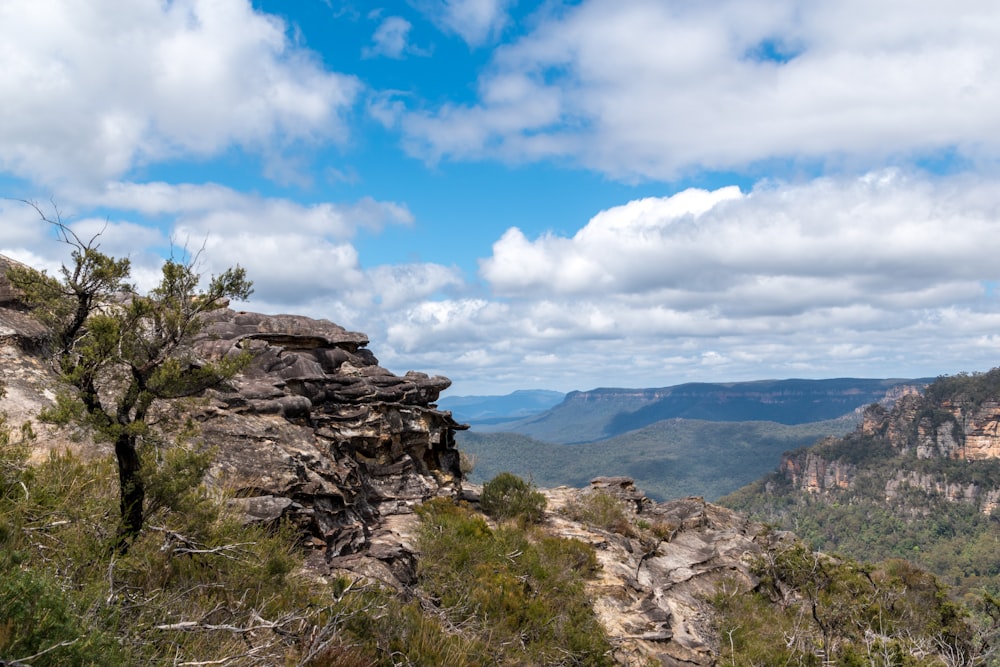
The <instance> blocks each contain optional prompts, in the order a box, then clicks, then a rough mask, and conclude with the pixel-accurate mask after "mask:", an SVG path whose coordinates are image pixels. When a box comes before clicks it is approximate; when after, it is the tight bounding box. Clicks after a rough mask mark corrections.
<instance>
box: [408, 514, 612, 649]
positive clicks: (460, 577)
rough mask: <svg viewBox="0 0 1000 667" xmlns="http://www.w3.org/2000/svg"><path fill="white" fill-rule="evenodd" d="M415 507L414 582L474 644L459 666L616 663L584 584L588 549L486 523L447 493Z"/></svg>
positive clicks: (590, 567) (591, 561) (590, 564)
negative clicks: (417, 532)
mask: <svg viewBox="0 0 1000 667" xmlns="http://www.w3.org/2000/svg"><path fill="white" fill-rule="evenodd" d="M418 512H419V513H420V517H421V532H420V539H419V546H420V551H421V559H420V564H419V572H418V576H419V579H420V584H421V587H422V588H423V589H424V591H425V592H426V593H427V594H428V595H429V596H430V597H431V599H432V600H434V601H435V602H436V603H437V605H438V609H439V610H440V613H441V615H442V617H443V618H445V619H447V621H448V622H449V623H450V624H451V625H452V628H453V631H458V630H457V629H459V628H460V629H461V631H462V632H467V633H472V634H473V635H474V636H476V637H477V638H478V641H479V642H481V644H480V647H481V648H480V652H479V653H478V654H475V655H478V656H479V657H478V658H473V657H472V656H471V655H470V657H469V658H468V662H465V663H462V664H479V663H480V662H482V663H486V664H491V665H497V664H499V665H593V666H595V667H598V666H603V665H611V664H613V663H612V661H611V659H610V658H609V655H610V644H609V643H608V641H607V638H606V637H605V635H604V631H603V629H602V628H601V626H600V624H599V623H598V622H597V619H596V618H595V616H594V612H593V609H592V608H591V606H590V602H589V600H588V599H587V596H586V591H585V588H584V581H583V576H585V575H587V574H589V573H591V572H593V571H594V570H595V569H596V568H597V558H596V555H595V553H594V550H593V548H592V547H590V546H589V545H586V544H584V543H582V542H580V541H578V540H571V539H565V538H558V537H551V536H547V535H544V534H542V533H541V531H538V529H536V528H533V527H530V526H525V525H524V524H521V525H519V524H517V523H515V522H508V523H504V524H502V525H501V526H499V527H498V528H496V529H491V528H490V527H489V526H488V525H487V523H486V521H484V520H483V517H482V516H481V515H479V514H476V513H474V512H473V511H472V510H470V509H468V508H467V507H464V506H460V505H456V504H454V503H452V502H451V501H448V500H446V499H435V500H433V501H431V502H428V503H425V504H424V505H423V506H422V507H421V508H420V509H419V510H418ZM425 657H427V656H425ZM411 664H444V663H443V662H437V661H433V660H429V661H424V662H417V661H413V662H412V663H411Z"/></svg>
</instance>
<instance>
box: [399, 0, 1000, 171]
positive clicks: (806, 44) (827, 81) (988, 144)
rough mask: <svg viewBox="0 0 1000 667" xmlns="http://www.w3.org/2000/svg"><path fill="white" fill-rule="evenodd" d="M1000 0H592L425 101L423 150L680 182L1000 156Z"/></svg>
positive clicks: (407, 122)
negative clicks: (950, 154) (791, 163)
mask: <svg viewBox="0 0 1000 667" xmlns="http://www.w3.org/2000/svg"><path fill="white" fill-rule="evenodd" d="M998 35H1000V15H998V14H997V12H996V11H995V7H994V6H993V4H992V3H990V2H987V1H983V0H964V1H962V2H959V3H957V4H949V5H947V6H945V5H942V4H940V3H934V2H920V3H917V5H907V9H906V11H900V10H899V8H898V7H896V6H895V5H893V4H892V3H871V2H864V1H862V0H849V1H848V2H847V3H828V2H805V1H804V0H780V1H779V2H772V1H770V0H749V1H745V0H711V1H709V2H699V3H683V2H675V1H670V2H660V1H654V0H627V1H626V2H622V1H621V0H585V1H584V2H581V3H577V4H573V5H571V6H566V7H562V8H560V9H559V10H558V11H552V12H551V13H550V14H548V15H547V16H543V17H542V18H541V19H540V20H539V21H538V23H537V27H535V28H534V29H533V30H532V31H531V32H530V33H529V34H527V35H525V36H524V37H522V38H521V39H519V40H518V41H516V42H514V43H512V44H510V45H505V46H503V47H500V48H499V49H497V50H496V52H495V53H494V56H493V60H492V64H491V67H490V69H489V70H488V71H486V72H484V73H483V75H482V76H481V77H480V80H479V93H478V101H477V102H475V103H473V104H455V103H451V104H446V105H443V106H441V107H440V108H438V109H437V110H430V111H428V110H423V109H422V110H416V111H412V112H410V113H409V114H407V115H406V116H405V118H404V119H403V122H402V126H403V128H404V129H405V131H406V133H407V137H408V143H407V146H408V149H409V150H410V151H411V152H413V153H414V154H417V155H420V156H422V157H425V158H428V159H431V160H437V159H442V158H455V159H466V158H470V159H472V158H481V157H501V158H505V159H508V160H513V161H531V160H540V159H550V158H561V159H570V160H572V161H574V162H576V163H577V164H580V165H583V166H586V167H588V168H592V169H596V170H599V171H601V172H603V173H606V174H609V175H612V176H614V177H617V178H651V179H676V178H678V177H679V176H682V175H684V174H685V173H689V172H690V171H692V170H697V169H720V170H721V169H731V168H741V167H744V166H746V165H751V164H754V163H758V162H761V161H765V160H771V159H776V158H777V159H790V160H803V161H815V160H836V161H840V160H852V161H857V162H860V163H861V164H875V163H876V161H877V160H879V159H882V158H885V157H891V156H899V155H908V156H909V155H914V154H932V153H934V152H935V151H939V150H942V149H954V150H957V152H958V153H959V154H960V155H963V156H965V157H967V158H970V159H981V158H984V157H985V158H995V157H996V156H997V154H998V149H1000V141H998V139H997V137H1000V131H998V130H1000V120H998V119H1000V74H998V72H1000V68H997V67H996V64H997V62H1000V40H998Z"/></svg>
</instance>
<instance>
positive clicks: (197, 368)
mask: <svg viewBox="0 0 1000 667" xmlns="http://www.w3.org/2000/svg"><path fill="white" fill-rule="evenodd" d="M25 203H27V204H29V205H31V206H32V207H34V209H35V210H36V211H37V212H38V214H39V216H40V217H41V218H42V220H43V221H45V222H47V223H48V224H50V225H52V226H53V227H54V228H55V229H56V231H57V233H58V235H59V239H60V241H61V242H63V243H65V244H67V245H69V246H70V248H71V255H70V257H71V261H70V264H69V266H66V265H63V267H62V269H61V272H60V273H61V277H60V278H54V277H52V276H49V275H46V274H45V273H43V272H38V271H35V270H34V269H30V268H27V267H12V268H11V269H10V270H9V271H8V279H9V280H10V282H11V284H12V285H14V287H16V288H17V289H19V290H20V291H21V292H22V294H23V300H24V301H25V303H26V304H28V305H29V306H31V307H32V308H33V312H34V313H35V314H36V315H37V316H38V317H39V318H40V319H41V320H42V321H44V322H45V323H46V324H47V325H49V326H50V327H51V328H52V330H53V332H54V334H53V335H54V341H53V343H54V345H53V348H54V349H53V354H54V361H55V365H56V367H57V369H58V371H59V373H60V375H61V376H62V377H63V379H64V380H66V382H67V383H68V384H70V385H71V386H72V387H73V388H74V389H75V392H74V393H73V394H72V396H69V395H65V396H62V397H61V398H60V401H59V405H58V407H57V409H56V410H55V411H54V416H55V418H57V419H60V420H63V421H67V420H69V419H77V420H79V421H83V422H86V423H87V424H89V425H90V426H92V427H93V428H94V430H95V432H96V433H97V435H98V436H99V437H102V438H104V439H106V440H108V441H109V442H111V443H113V444H114V447H115V457H116V459H117V462H118V481H119V489H120V510H121V522H120V524H119V528H118V533H117V538H116V547H117V549H118V550H119V551H121V552H124V551H126V550H127V549H128V546H129V544H131V542H132V540H133V539H134V538H135V537H136V536H137V535H138V534H139V532H140V531H141V530H142V527H143V522H144V513H143V507H144V499H145V486H144V481H143V475H142V466H141V461H140V452H139V443H140V442H141V440H142V439H143V437H144V436H146V435H147V433H148V432H149V424H148V422H147V419H148V417H149V413H150V409H151V408H152V407H153V405H154V404H155V403H156V402H157V401H160V400H169V399H175V398H180V397H184V396H192V395H195V394H197V393H199V392H201V391H203V390H205V389H207V388H209V387H212V386H216V385H218V384H219V383H221V382H223V381H224V380H226V379H227V378H230V377H232V376H233V375H234V374H235V373H237V372H238V371H239V370H240V368H241V367H242V366H243V364H244V363H245V359H242V358H239V359H223V360H221V361H218V362H213V363H208V362H204V361H202V360H199V359H196V358H195V357H194V355H193V353H192V352H191V349H190V343H191V341H192V339H193V337H194V336H195V334H197V333H198V332H199V331H200V330H201V329H202V327H203V326H204V319H203V318H202V315H203V314H205V313H208V312H211V311H213V310H217V309H219V308H224V307H225V306H226V304H227V303H228V301H229V299H230V298H237V299H246V298H248V297H249V296H250V294H251V293H252V291H253V289H252V283H251V282H250V281H249V280H247V278H246V272H245V270H244V269H242V268H240V267H239V266H237V267H236V268H231V269H227V270H226V271H224V272H223V273H222V274H221V275H219V276H213V277H212V278H211V280H210V281H209V283H208V286H207V288H205V289H204V290H200V289H199V287H198V285H199V281H200V277H201V276H200V275H199V274H198V273H197V271H196V269H195V264H196V261H197V259H198V255H195V256H194V257H193V258H191V259H189V260H188V261H176V260H174V259H173V258H171V259H169V260H167V261H166V262H164V264H163V268H162V276H161V279H160V283H159V284H158V285H157V286H156V287H155V288H153V289H152V290H150V292H149V293H148V294H145V295H143V294H139V293H138V292H137V290H136V288H135V287H134V286H133V285H132V284H131V283H130V282H129V279H130V276H131V263H130V262H129V260H128V259H127V258H125V259H118V258H114V257H111V256H109V255H106V254H104V253H103V252H101V251H100V245H99V244H98V242H97V241H98V238H99V236H100V234H97V235H95V236H94V237H92V238H91V239H89V240H87V241H84V240H83V239H81V238H80V237H79V236H77V234H76V233H75V232H74V231H73V230H72V229H71V228H70V227H69V226H68V225H66V224H65V223H64V222H63V221H62V219H61V218H60V216H59V213H58V211H56V213H55V216H54V219H53V218H50V217H48V216H46V214H45V213H44V212H43V211H42V210H41V209H40V208H39V207H38V205H36V204H34V203H32V202H25Z"/></svg>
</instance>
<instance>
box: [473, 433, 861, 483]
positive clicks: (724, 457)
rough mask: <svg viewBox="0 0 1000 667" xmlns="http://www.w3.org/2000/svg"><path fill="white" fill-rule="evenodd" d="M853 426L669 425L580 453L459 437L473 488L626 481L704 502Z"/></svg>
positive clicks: (572, 448) (506, 437) (503, 438)
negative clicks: (514, 482)
mask: <svg viewBox="0 0 1000 667" xmlns="http://www.w3.org/2000/svg"><path fill="white" fill-rule="evenodd" d="M853 426H854V422H851V421H848V420H835V421H828V422H815V423H812V424H802V425H799V426H785V425H783V424H776V423H773V422H703V421H695V420H669V421H663V422H658V423H656V424H654V425H652V426H649V427H646V428H643V429H640V430H637V431H633V432H630V433H627V434H625V435H621V436H618V437H616V438H612V439H610V440H604V441H601V442H592V443H587V444H581V445H557V444H551V443H545V442H540V441H538V440H534V439H532V438H529V437H526V436H522V435H517V434H513V433H477V432H460V433H458V434H457V435H456V441H457V443H458V446H459V448H460V449H461V450H462V451H463V452H465V453H466V454H468V455H469V456H471V457H473V458H474V459H475V462H476V464H475V469H474V470H473V473H472V480H473V481H481V480H484V479H489V478H490V477H493V476H494V475H496V474H498V473H500V472H501V471H510V472H513V473H514V474H516V475H519V476H521V477H526V478H530V479H532V480H533V481H534V482H535V483H537V484H539V485H541V486H546V487H555V486H559V485H561V484H566V485H568V486H574V487H582V486H586V485H588V484H589V483H590V480H591V479H593V478H594V477H597V476H600V475H625V476H628V477H631V478H633V479H634V480H635V481H636V484H637V486H639V487H640V488H641V489H642V490H643V492H644V493H646V494H647V495H648V496H649V497H650V498H653V499H657V500H665V499H668V498H680V497H684V496H689V495H697V496H703V497H705V498H706V499H708V500H713V499H715V498H718V497H719V496H722V495H725V494H727V493H730V492H732V491H734V490H736V489H738V488H740V487H741V486H743V485H745V484H749V483H750V482H752V481H753V480H756V479H758V478H760V477H761V476H762V475H765V474H767V473H768V472H769V471H771V470H773V469H774V468H775V466H776V465H777V463H778V461H779V460H780V458H781V454H782V452H785V451H788V450H789V449H795V448H798V447H801V446H803V445H806V444H811V443H813V442H815V441H816V439H817V438H820V437H822V436H824V435H831V434H841V433H846V432H847V431H848V430H850V429H851V428H853Z"/></svg>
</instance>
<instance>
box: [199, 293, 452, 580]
mask: <svg viewBox="0 0 1000 667" xmlns="http://www.w3.org/2000/svg"><path fill="white" fill-rule="evenodd" d="M367 345H368V339H367V337H366V336H365V335H364V334H360V333H356V332H351V331H347V330H346V329H344V328H342V327H340V326H338V325H336V324H334V323H332V322H329V321H326V320H315V319H311V318H307V317H300V316H293V315H261V314H258V313H247V312H237V311H233V310H228V309H226V310H221V311H216V312H214V313H212V314H211V316H210V319H209V322H208V326H207V327H206V328H205V330H204V331H203V332H202V334H201V335H200V336H199V338H198V340H197V341H196V342H195V344H194V351H195V353H196V354H197V355H199V356H201V357H203V358H206V359H213V358H220V357H224V356H230V355H238V354H245V353H249V354H250V355H252V362H251V364H250V366H249V367H248V368H247V369H246V370H245V371H244V372H243V373H241V374H240V375H238V376H237V377H236V378H235V379H234V380H233V381H232V382H231V383H230V385H229V386H228V387H226V388H224V389H218V390H213V391H211V392H209V394H208V398H209V402H208V404H207V405H205V406H203V407H202V408H200V409H199V411H198V413H197V418H198V420H199V422H200V434H201V435H200V437H202V438H203V439H204V440H205V441H206V442H208V443H210V444H211V445H213V446H215V447H216V448H217V450H218V454H217V457H216V463H215V465H214V467H213V470H212V476H213V479H214V481H215V483H216V484H217V485H219V486H220V487H224V488H226V489H228V490H229V491H231V492H233V493H234V494H235V495H236V496H237V500H236V501H234V503H235V504H237V505H239V506H240V507H241V508H242V509H243V510H244V511H245V512H246V514H247V516H248V517H251V518H253V519H255V520H262V521H273V520H277V519H279V518H286V519H290V520H292V521H294V522H296V523H297V524H299V525H300V526H301V527H302V529H303V531H305V532H306V533H307V534H309V535H311V537H312V542H311V544H312V545H313V546H315V547H317V549H318V551H317V556H318V558H316V559H314V562H322V563H324V564H325V566H326V567H332V568H340V567H348V568H350V569H355V570H360V571H362V572H363V573H365V574H367V575H369V576H372V577H374V578H378V579H381V580H383V581H385V582H386V583H388V584H390V585H394V586H398V585H402V584H405V583H408V579H410V578H412V574H413V553H412V549H408V548H407V545H406V539H405V536H399V539H398V540H394V538H393V534H394V533H393V528H392V523H393V522H392V521H391V517H394V516H397V515H405V514H410V513H412V511H413V506H414V505H415V504H416V503H419V502H422V501H423V500H426V499H428V498H430V497H433V496H435V495H438V494H442V493H445V494H452V493H457V492H458V490H459V489H460V486H461V471H460V469H459V456H458V450H457V449H456V448H455V439H454V433H455V431H456V430H458V429H462V428H465V426H463V425H460V424H458V423H456V422H455V421H454V419H452V417H451V413H449V412H444V411H440V410H437V409H436V407H435V405H434V401H436V400H437V398H438V395H439V394H440V392H441V391H443V390H444V389H445V388H447V387H448V386H449V384H450V381H449V380H448V379H447V378H443V377H429V376H427V375H426V374H424V373H417V372H412V371H411V372H408V373H406V374H405V375H402V376H397V375H395V374H393V373H391V372H390V371H388V370H386V369H384V368H382V367H381V366H379V364H378V360H377V359H376V358H375V356H374V355H373V354H372V353H371V351H369V350H368V349H367V347H366V346H367ZM373 545H376V546H377V547H378V548H376V549H374V550H373V549H372V546H373Z"/></svg>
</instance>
